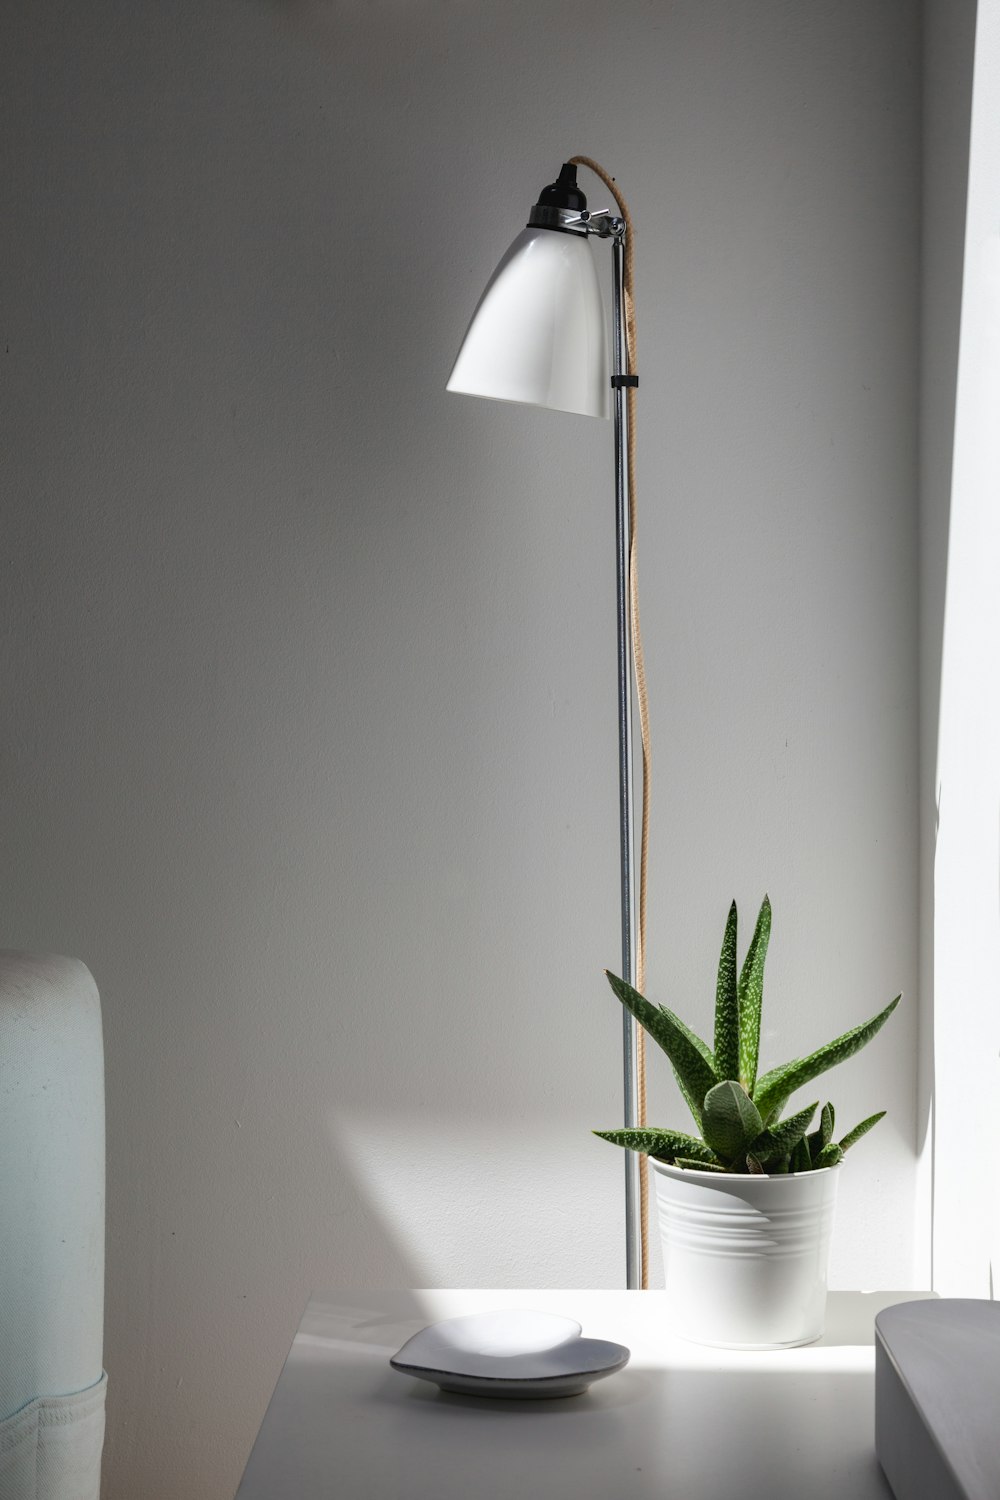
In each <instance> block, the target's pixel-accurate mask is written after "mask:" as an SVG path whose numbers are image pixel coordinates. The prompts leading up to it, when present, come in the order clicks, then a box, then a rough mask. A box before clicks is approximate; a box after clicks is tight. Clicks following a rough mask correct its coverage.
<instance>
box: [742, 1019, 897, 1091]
mask: <svg viewBox="0 0 1000 1500" xmlns="http://www.w3.org/2000/svg"><path fill="white" fill-rule="evenodd" d="M901 998H902V997H901V996H900V995H897V996H896V998H895V1000H892V1001H890V1002H889V1004H888V1005H887V1006H886V1008H885V1010H880V1011H879V1013H878V1015H877V1016H872V1018H871V1020H870V1021H864V1022H862V1024H861V1025H860V1026H855V1027H853V1028H852V1030H850V1031H845V1032H844V1034H843V1036H838V1037H835V1038H834V1040H833V1041H832V1042H827V1044H826V1046H825V1047H820V1048H819V1050H818V1051H817V1052H811V1053H810V1054H809V1056H808V1057H800V1058H796V1059H795V1060H794V1061H793V1062H788V1063H783V1064H782V1065H781V1067H780V1068H772V1069H771V1071H770V1073H765V1074H764V1076H763V1078H761V1079H759V1080H758V1082H757V1086H756V1088H755V1089H754V1090H753V1100H754V1103H755V1104H756V1106H757V1108H758V1109H759V1110H760V1112H761V1115H762V1116H763V1117H764V1119H765V1120H767V1119H769V1118H773V1116H774V1115H775V1113H780V1111H781V1109H782V1108H783V1107H784V1104H785V1101H786V1100H787V1099H788V1098H789V1096H790V1095H792V1094H794V1093H795V1090H796V1089H800V1088H802V1087H803V1085H804V1084H807V1083H811V1082H812V1080H813V1079H814V1078H818V1077H819V1075H820V1073H825V1072H826V1071H827V1069H828V1068H833V1067H836V1065H837V1063H841V1062H844V1061H845V1060H846V1059H847V1058H848V1057H853V1056H854V1054H855V1052H860V1051H861V1048H862V1047H863V1046H864V1045H865V1043H866V1042H870V1041H871V1039H872V1037H873V1036H875V1035H876V1033H877V1032H879V1031H881V1029H882V1027H883V1026H884V1025H885V1023H886V1021H888V1019H889V1017H890V1016H891V1015H892V1013H893V1011H894V1010H895V1009H896V1006H897V1005H898V1004H899V1002H900V1000H901Z"/></svg>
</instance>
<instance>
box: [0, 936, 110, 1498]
mask: <svg viewBox="0 0 1000 1500" xmlns="http://www.w3.org/2000/svg"><path fill="white" fill-rule="evenodd" d="M103 1323H104V1050H103V1043H102V1038H101V1007H100V1000H99V998H98V994H97V988H96V986H95V984H94V981H93V979H92V978H91V976H90V974H89V972H88V971H87V969H86V968H85V967H84V965H83V964H82V963H79V962H78V961H77V960H76V959H70V958H57V957H52V956H47V955H38V954H28V953H12V952H6V951H0V1500H97V1497H98V1495H99V1493H100V1452H101V1441H102V1437H103V1430H104V1386H105V1383H104V1379H103V1372H102V1358H103Z"/></svg>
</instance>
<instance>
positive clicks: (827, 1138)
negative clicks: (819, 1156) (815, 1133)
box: [819, 1104, 834, 1150]
mask: <svg viewBox="0 0 1000 1500" xmlns="http://www.w3.org/2000/svg"><path fill="white" fill-rule="evenodd" d="M833 1119H834V1115H833V1105H832V1104H824V1105H823V1108H822V1110H821V1111H820V1116H819V1144H820V1150H822V1148H823V1147H824V1146H829V1144H830V1142H831V1141H832V1140H833Z"/></svg>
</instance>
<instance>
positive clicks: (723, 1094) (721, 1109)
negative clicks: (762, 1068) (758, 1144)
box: [701, 1078, 764, 1162]
mask: <svg viewBox="0 0 1000 1500" xmlns="http://www.w3.org/2000/svg"><path fill="white" fill-rule="evenodd" d="M763 1128H764V1122H763V1120H762V1119H761V1117H760V1115H759V1113H758V1111H757V1106H756V1105H755V1104H754V1102H753V1100H752V1099H751V1098H750V1095H749V1094H748V1093H747V1092H746V1090H745V1089H743V1088H741V1087H740V1085H739V1084H738V1083H734V1082H733V1080H732V1079H730V1078H727V1079H724V1080H723V1081H722V1082H721V1083H717V1084H716V1085H715V1087H714V1088H712V1089H709V1091H708V1093H707V1094H706V1095H705V1107H704V1122H703V1124H702V1130H701V1133H702V1135H703V1136H704V1137H705V1140H706V1142H707V1143H708V1145H709V1146H711V1148H712V1150H713V1151H714V1152H715V1154H716V1156H718V1157H719V1159H720V1160H721V1161H726V1162H728V1161H735V1160H736V1158H737V1157H738V1156H745V1155H746V1153H747V1148H748V1147H749V1145H750V1142H751V1141H755V1140H756V1139H757V1137H758V1136H759V1135H760V1133H761V1131H762V1130H763Z"/></svg>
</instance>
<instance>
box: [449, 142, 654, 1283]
mask: <svg viewBox="0 0 1000 1500" xmlns="http://www.w3.org/2000/svg"><path fill="white" fill-rule="evenodd" d="M577 165H585V166H588V167H590V168H591V169H592V170H593V171H594V172H596V173H597V175H598V176H599V177H600V178H601V180H602V181H603V182H604V183H605V185H606V186H607V187H608V189H609V190H610V191H611V193H612V194H613V195H614V197H615V199H616V201H617V203H618V207H619V213H617V214H615V213H611V212H609V211H604V210H602V211H600V212H596V213H592V212H590V211H588V209H587V200H586V198H585V196H584V194H583V192H582V191H581V190H580V188H579V186H578V184H577V174H576V169H577ZM594 236H597V237H598V238H600V239H606V240H610V242H611V263H612V336H611V359H610V362H609V358H608V337H607V327H606V322H605V316H604V307H603V303H602V301H601V290H600V286H599V284H598V280H597V269H596V266H595V264H594V260H593V257H592V255H591V250H590V241H591V239H592V238H593V237H594ZM632 238H633V237H632V234H631V222H630V219H629V215H628V210H627V208H626V206H625V203H624V200H623V199H622V197H621V194H620V193H619V191H618V189H617V187H616V186H615V184H614V181H613V179H612V178H610V177H609V176H608V175H607V173H606V172H605V171H604V169H603V168H602V167H599V166H598V165H597V163H596V162H593V161H591V160H590V159H589V158H586V157H573V158H571V160H570V161H569V162H567V163H565V164H564V166H563V168H562V170H561V171H560V173H559V177H558V179H557V181H556V182H554V183H551V184H550V185H549V186H548V187H546V188H543V189H542V191H541V193H540V194H539V195H538V202H537V203H536V204H535V205H534V207H533V208H532V210H531V213H530V215H529V218H528V223H527V227H526V228H525V229H523V230H522V231H521V233H520V234H519V235H518V236H517V238H516V239H515V240H514V242H513V243H512V244H511V246H510V248H509V249H508V250H507V253H506V254H505V255H504V257H503V259H502V260H501V261H500V264H499V265H498V266H497V268H496V270H495V271H494V273H493V275H492V277H491V278H490V280H489V282H488V284H487V287H486V290H485V291H484V293H483V295H482V297H481V298H480V300H479V305H478V307H477V308H476V311H475V313H474V314H473V317H472V322H471V323H470V324H469V329H468V332H467V333H466V335H465V339H464V341H463V343H462V347H461V349H460V350H459V354H458V358H457V359H456V361H455V366H454V369H453V370H452V372H451V378H450V379H449V381H448V390H449V391H461V392H464V393H465V394H467V395H472V396H486V397H489V398H491V399H493V400H495V401H516V402H523V403H527V404H528V405H531V406H546V407H550V408H552V409H553V410H556V411H568V412H578V413H580V414H582V415H584V416H591V417H605V418H607V417H609V416H612V415H613V417H614V440H615V551H616V569H617V581H618V589H617V635H618V804H619V856H620V869H621V937H622V961H621V972H622V978H623V979H625V980H626V981H627V982H628V983H630V984H634V985H635V986H636V988H639V989H641V988H642V985H643V974H642V970H643V950H644V935H645V848H646V830H647V827H648V816H649V787H648V777H647V772H648V746H649V740H648V726H647V721H646V712H645V674H644V672H643V670H642V656H641V644H640V641H639V633H638V609H637V595H636V578H635V556H634V531H635V526H634V476H633V472H632V470H633V453H634V431H635V408H634V402H635V392H636V388H637V387H638V384H639V380H638V376H637V375H636V374H635V373H634V369H633V364H634V352H635V340H634V324H633V318H632V304H631V252H632ZM630 435H631V437H632V439H633V442H630ZM633 660H634V661H635V665H636V681H637V688H638V692H639V708H640V721H641V729H642V743H643V798H642V811H643V830H642V842H641V859H640V883H639V893H638V895H639V900H638V921H637V902H636V899H635V897H636V889H635V852H634V850H635V840H634V833H633V798H632V665H633ZM622 1061H623V1072H624V1093H625V1100H624V1104H625V1108H624V1123H625V1125H626V1126H627V1127H631V1126H634V1125H641V1124H644V1123H645V1079H644V1071H645V1070H644V1052H643V1034H642V1032H641V1031H638V1032H637V1028H636V1024H635V1021H634V1020H633V1018H632V1016H631V1015H630V1014H629V1013H628V1011H626V1010H624V1009H623V1035H622ZM645 1171H646V1162H645V1158H639V1157H638V1156H636V1155H635V1153H633V1152H631V1151H626V1152H625V1256H626V1285H627V1286H628V1287H629V1288H637V1287H639V1286H645V1284H646V1262H647V1253H646V1250H647V1233H646V1212H645V1208H646V1187H645Z"/></svg>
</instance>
